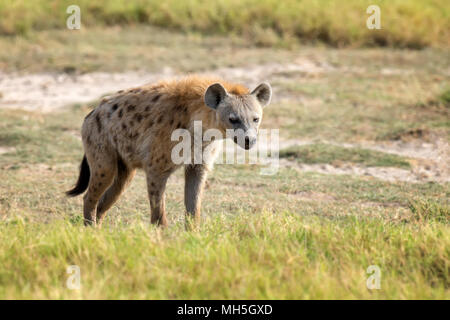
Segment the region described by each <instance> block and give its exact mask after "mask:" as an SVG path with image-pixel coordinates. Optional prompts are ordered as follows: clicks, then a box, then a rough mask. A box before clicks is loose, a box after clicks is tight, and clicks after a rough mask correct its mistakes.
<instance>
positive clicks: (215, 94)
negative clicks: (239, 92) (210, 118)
mask: <svg viewBox="0 0 450 320" xmlns="http://www.w3.org/2000/svg"><path fill="white" fill-rule="evenodd" d="M227 95H228V93H227V90H225V88H224V87H223V86H222V85H221V84H220V83H214V84H212V85H210V86H209V87H208V89H206V92H205V104H206V105H207V106H208V107H210V108H212V109H214V110H215V109H217V107H218V106H219V104H220V103H221V102H222V101H223V99H225V97H226V96H227Z"/></svg>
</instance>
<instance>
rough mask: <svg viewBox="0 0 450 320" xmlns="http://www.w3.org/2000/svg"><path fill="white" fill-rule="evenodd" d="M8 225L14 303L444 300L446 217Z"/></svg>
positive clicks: (7, 261) (4, 284)
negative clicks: (75, 280) (187, 225)
mask: <svg viewBox="0 0 450 320" xmlns="http://www.w3.org/2000/svg"><path fill="white" fill-rule="evenodd" d="M0 228H1V229H2V232H1V233H0V263H1V265H2V268H1V270H0V297H2V298H6V299H11V298H35V299H36V298H53V299H60V298H75V299H79V298H82V299H83V298H91V299H99V298H100V299H101V298H107V299H123V298H137V299H323V298H341V299H352V298H359V299H377V298H387V299H389V298H396V299H398V298H400V299H446V297H448V293H449V292H448V289H449V285H450V281H449V280H450V279H449V276H448V263H449V261H448V254H449V252H448V248H449V247H450V238H449V232H448V231H449V230H448V225H446V224H435V225H428V224H417V223H414V224H402V223H400V224H398V223H389V222H385V221H382V220H373V219H364V218H362V219H360V218H354V217H352V218H346V219H340V220H335V221H331V220H328V221H327V220H323V219H319V218H317V217H302V216H299V215H296V214H291V213H288V212H286V213H283V212H279V213H277V214H273V213H267V212H260V213H258V214H241V215H239V216H227V217H223V216H216V217H213V218H209V219H208V220H207V223H205V224H204V225H203V226H202V228H201V229H200V230H199V231H198V232H185V231H184V230H183V226H182V224H177V225H175V226H172V227H171V228H170V229H168V230H157V229H155V228H149V227H148V226H147V225H143V224H142V223H139V222H135V223H133V224H131V225H122V226H116V227H114V228H105V229H102V230H94V229H86V228H84V227H82V226H81V225H80V223H76V222H75V223H70V222H68V221H67V220H66V221H59V222H54V223H50V224H35V223H25V222H24V221H23V220H21V219H9V220H5V221H3V222H1V223H0ZM11 239H14V241H12V242H11ZM69 265H77V266H79V267H80V271H81V289H80V290H69V289H68V288H67V287H66V281H67V278H68V277H69V275H68V274H67V273H66V270H67V267H68V266H69ZM370 265H377V266H379V267H380V269H381V275H382V276H381V289H380V290H368V289H367V288H366V279H367V277H368V276H369V275H368V274H366V269H367V268H368V266H370ZM217 274H220V277H218V276H217Z"/></svg>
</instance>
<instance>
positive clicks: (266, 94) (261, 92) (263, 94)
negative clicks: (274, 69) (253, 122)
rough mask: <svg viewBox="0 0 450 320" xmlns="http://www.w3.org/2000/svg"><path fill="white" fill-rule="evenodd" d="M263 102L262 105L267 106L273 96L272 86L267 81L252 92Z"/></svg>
mask: <svg viewBox="0 0 450 320" xmlns="http://www.w3.org/2000/svg"><path fill="white" fill-rule="evenodd" d="M251 94H252V95H253V96H255V97H256V99H257V100H258V101H259V103H260V104H261V107H263V108H264V107H265V106H267V105H268V104H269V103H270V99H271V98H272V87H271V86H270V84H268V83H267V82H263V83H261V84H260V85H259V86H257V87H256V88H255V89H254V90H253V91H252V93H251Z"/></svg>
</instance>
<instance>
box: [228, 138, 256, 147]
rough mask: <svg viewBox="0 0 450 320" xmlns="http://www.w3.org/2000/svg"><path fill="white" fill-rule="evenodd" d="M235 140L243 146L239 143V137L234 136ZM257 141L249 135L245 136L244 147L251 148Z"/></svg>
mask: <svg viewBox="0 0 450 320" xmlns="http://www.w3.org/2000/svg"><path fill="white" fill-rule="evenodd" d="M233 141H234V143H236V144H237V145H238V146H240V147H242V145H241V144H239V143H238V141H239V140H238V137H236V136H234V138H233ZM255 142H256V141H253V140H252V139H250V138H249V137H245V138H244V146H243V148H244V149H245V150H249V149H251V148H252V147H253V146H254V145H255Z"/></svg>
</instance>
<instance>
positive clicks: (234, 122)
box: [229, 117, 241, 124]
mask: <svg viewBox="0 0 450 320" xmlns="http://www.w3.org/2000/svg"><path fill="white" fill-rule="evenodd" d="M229 120H230V123H232V124H238V123H240V122H241V120H239V118H235V117H230V119H229Z"/></svg>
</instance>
